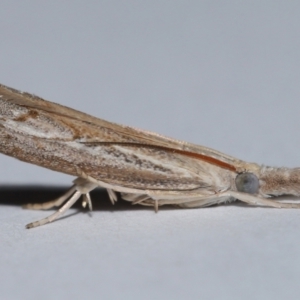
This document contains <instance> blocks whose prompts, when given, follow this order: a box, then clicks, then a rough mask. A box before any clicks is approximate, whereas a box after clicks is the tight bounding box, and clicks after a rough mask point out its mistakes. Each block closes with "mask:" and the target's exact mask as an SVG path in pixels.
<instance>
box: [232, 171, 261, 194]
mask: <svg viewBox="0 0 300 300" xmlns="http://www.w3.org/2000/svg"><path fill="white" fill-rule="evenodd" d="M235 186H236V188H237V190H238V191H239V192H243V193H248V194H257V193H258V190H259V180H258V178H257V176H256V175H255V174H253V173H250V172H245V173H240V174H238V175H237V176H236V177H235Z"/></svg>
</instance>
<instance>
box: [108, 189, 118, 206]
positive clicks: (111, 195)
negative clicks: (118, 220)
mask: <svg viewBox="0 0 300 300" xmlns="http://www.w3.org/2000/svg"><path fill="white" fill-rule="evenodd" d="M106 190H107V193H108V196H109V199H110V202H111V203H112V204H115V203H116V202H117V201H118V196H117V194H116V192H115V191H114V190H112V189H106Z"/></svg>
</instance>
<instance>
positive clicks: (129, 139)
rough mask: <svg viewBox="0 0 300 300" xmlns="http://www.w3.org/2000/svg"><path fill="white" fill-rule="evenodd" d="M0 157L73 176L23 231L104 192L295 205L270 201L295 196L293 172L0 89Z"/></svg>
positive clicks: (157, 202)
mask: <svg viewBox="0 0 300 300" xmlns="http://www.w3.org/2000/svg"><path fill="white" fill-rule="evenodd" d="M0 152H2V153H4V154H7V155H9V156H12V157H15V158H18V159H20V160H22V161H26V162H29V163H32V164H36V165H39V166H42V167H45V168H48V169H51V170H55V171H59V172H63V173H66V174H70V175H74V176H77V179H75V180H74V185H73V186H72V187H71V188H70V189H69V190H68V191H67V192H66V193H65V194H64V195H63V196H61V197H60V198H58V199H55V200H53V201H50V202H46V203H43V204H28V205H26V208H30V209H49V208H52V207H57V206H61V208H60V209H59V210H58V211H57V212H55V213H53V214H52V215H50V216H49V217H47V218H45V219H42V220H40V221H36V222H33V223H30V224H28V225H27V226H26V227H27V228H32V227H36V226H40V225H43V224H46V223H49V222H52V221H54V220H55V219H57V218H58V217H60V216H61V215H62V214H63V213H64V212H65V211H66V210H67V209H68V208H70V207H71V206H72V205H73V204H74V203H75V202H76V201H77V200H78V199H79V198H80V196H83V202H82V203H83V204H84V205H86V204H88V206H89V208H90V209H92V204H91V199H90V195H89V193H90V191H91V190H93V189H95V188H96V187H98V186H100V187H103V188H106V189H107V191H108V194H109V197H110V200H111V202H112V203H114V202H115V201H116V200H117V196H116V193H115V192H120V193H121V196H122V198H123V199H125V200H128V201H131V202H132V203H134V204H137V203H138V204H142V205H149V206H154V208H155V211H157V210H158V207H159V206H161V205H166V204H174V205H177V206H180V207H205V206H210V205H214V204H220V203H226V202H231V201H234V200H240V201H242V202H246V203H248V204H251V205H260V206H269V207H277V208H283V207H284V208H299V207H300V204H298V203H283V202H280V200H278V199H277V200H274V196H279V195H283V194H290V195H296V196H299V195H300V168H294V169H288V168H272V167H267V166H260V165H258V164H255V163H247V162H244V161H242V160H239V159H236V158H234V157H231V156H228V155H226V154H223V153H221V152H218V151H216V150H213V149H210V148H206V147H203V146H198V145H194V144H190V143H187V142H183V141H178V140H174V139H171V138H167V137H164V136H161V135H159V134H156V133H152V132H149V131H144V130H139V129H135V128H131V127H128V126H123V125H118V124H115V123H111V122H108V121H104V120H101V119H97V118H95V117H92V116H89V115H87V114H84V113H82V112H79V111H76V110H73V109H71V108H68V107H65V106H62V105H59V104H56V103H52V102H49V101H45V100H43V99H41V98H39V97H37V96H34V95H31V94H28V93H23V92H20V91H17V90H15V89H12V88H9V87H6V86H4V85H0Z"/></svg>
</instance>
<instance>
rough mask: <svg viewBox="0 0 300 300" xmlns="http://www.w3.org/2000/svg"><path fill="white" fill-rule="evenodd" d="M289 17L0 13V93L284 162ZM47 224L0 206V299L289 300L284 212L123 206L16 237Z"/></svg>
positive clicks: (290, 269)
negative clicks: (20, 93) (24, 94)
mask: <svg viewBox="0 0 300 300" xmlns="http://www.w3.org/2000/svg"><path fill="white" fill-rule="evenodd" d="M299 9H300V4H299V2H297V1H287V2H283V1H281V2H278V1H275V2H274V1H226V2H222V1H125V2H124V1H111V0H110V1H85V2H82V1H55V0H53V1H48V2H45V1H30V2H28V1H24V2H20V1H13V0H10V1H1V9H0V36H1V47H0V70H1V72H0V82H1V83H3V84H6V85H8V86H11V87H14V88H17V89H21V90H24V91H28V92H31V93H34V94H37V95H39V96H41V97H43V98H45V99H47V100H50V101H54V102H58V103H61V104H64V105H67V106H71V107H73V108H76V109H79V110H82V111H84V112H87V113H90V114H93V115H94V116H97V117H100V118H104V119H107V120H111V121H115V122H118V123H123V124H127V125H132V126H135V127H139V128H144V129H148V130H153V131H156V132H159V133H162V134H166V135H168V136H172V137H175V138H179V139H183V140H187V141H190V142H194V143H197V144H203V145H205V146H209V147H212V148H215V149H218V150H220V151H223V152H225V153H228V154H230V155H233V156H237V157H239V158H241V159H244V160H248V161H255V162H258V163H264V164H267V165H275V166H283V165H284V166H290V167H292V166H299V165H300V157H299V145H300V135H299V123H300V121H299V112H300V111H299V95H300V85H299V81H300V78H299V77H300V76H299V75H300V71H299V70H300V60H299V53H300V49H299V46H300V38H299V35H300V30H299V29H300V18H299ZM0 166H1V172H0V182H1V184H16V185H18V184H19V185H21V184H22V185H23V184H43V185H49V186H51V185H56V186H57V185H65V186H66V187H67V186H69V185H70V183H71V180H72V179H73V178H72V177H70V176H67V175H63V174H59V173H55V172H52V171H49V170H46V169H42V168H40V167H36V166H32V165H29V164H25V163H22V162H19V161H17V160H15V159H13V158H9V157H5V156H3V155H1V156H0ZM0 197H1V191H0ZM20 197H22V195H20ZM6 200H7V199H6ZM95 201H99V199H95ZM71 212H72V211H71ZM47 214H49V212H39V211H38V212H35V211H33V212H32V211H23V210H22V209H21V208H20V207H19V206H13V205H12V206H10V205H4V204H3V205H1V209H0V218H1V227H0V251H1V252H0V253H1V258H0V266H1V268H0V282H1V293H0V295H1V297H2V298H3V299H20V298H23V299H32V298H38V297H39V298H40V297H43V298H44V299H53V298H55V299H66V298H70V297H71V296H72V297H73V299H82V298H83V297H86V298H91V299H93V298H94V299H95V298H99V297H100V296H102V298H103V299H283V298H287V299H299V296H300V290H299V275H300V274H299V273H300V260H299V254H300V243H299V241H298V240H299V228H300V226H299V225H300V212H299V211H298V210H276V209H266V208H251V207H247V206H244V205H230V206H222V207H216V208H209V209H202V210H199V209H196V210H179V209H168V210H163V211H161V212H160V213H159V214H158V215H156V214H154V213H153V212H152V210H150V209H141V210H137V209H131V208H130V206H128V208H127V209H124V210H118V209H116V211H115V212H113V208H112V210H111V211H110V210H105V211H101V210H97V211H95V212H94V214H93V217H92V218H89V217H88V215H86V214H77V215H75V216H72V217H70V218H65V219H63V220H61V221H58V222H55V223H53V224H51V225H49V226H44V227H41V228H38V229H35V230H25V229H24V225H25V224H26V223H28V222H30V221H33V220H36V219H39V218H41V217H44V216H46V215H47Z"/></svg>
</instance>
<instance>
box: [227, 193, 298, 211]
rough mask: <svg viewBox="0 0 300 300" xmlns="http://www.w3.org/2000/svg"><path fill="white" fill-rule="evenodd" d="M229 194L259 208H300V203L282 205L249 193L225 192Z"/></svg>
mask: <svg viewBox="0 0 300 300" xmlns="http://www.w3.org/2000/svg"><path fill="white" fill-rule="evenodd" d="M225 193H227V194H229V195H230V196H232V197H234V198H236V199H238V200H240V201H242V202H245V203H248V204H251V205H259V206H268V207H275V208H300V203H282V202H278V201H276V200H271V199H266V198H261V197H258V196H252V195H250V194H247V193H241V192H225Z"/></svg>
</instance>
